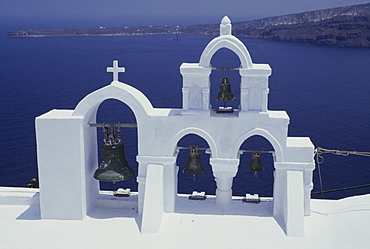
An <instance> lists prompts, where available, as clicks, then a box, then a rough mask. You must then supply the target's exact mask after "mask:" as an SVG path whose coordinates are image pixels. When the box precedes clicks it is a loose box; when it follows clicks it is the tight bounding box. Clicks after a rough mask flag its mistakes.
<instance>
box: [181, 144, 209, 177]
mask: <svg viewBox="0 0 370 249" xmlns="http://www.w3.org/2000/svg"><path fill="white" fill-rule="evenodd" d="M184 173H185V174H190V175H193V178H194V180H195V175H198V174H204V173H205V170H204V169H203V167H202V163H201V161H200V154H199V153H198V146H194V145H190V153H189V155H188V162H187V164H186V167H185V169H184Z"/></svg>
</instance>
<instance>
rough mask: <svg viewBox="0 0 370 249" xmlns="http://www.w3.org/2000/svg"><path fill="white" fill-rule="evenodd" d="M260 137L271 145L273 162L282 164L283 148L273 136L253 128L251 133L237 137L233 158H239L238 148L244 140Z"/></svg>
mask: <svg viewBox="0 0 370 249" xmlns="http://www.w3.org/2000/svg"><path fill="white" fill-rule="evenodd" d="M256 135H257V136H261V137H263V138H265V139H266V140H267V141H269V143H270V144H271V145H272V147H273V148H274V151H275V155H274V156H275V161H277V162H282V161H283V159H284V158H283V147H282V145H281V144H280V142H279V141H278V140H277V139H276V138H275V137H274V136H273V135H271V133H270V132H268V131H266V130H264V129H261V128H255V129H253V130H251V131H248V132H246V133H244V134H243V135H242V136H240V137H239V139H238V140H237V141H236V142H235V144H234V149H233V151H235V155H234V156H235V158H239V148H241V145H242V144H243V143H244V141H245V140H247V139H248V138H250V137H252V136H256Z"/></svg>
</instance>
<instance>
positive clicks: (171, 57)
mask: <svg viewBox="0 0 370 249" xmlns="http://www.w3.org/2000/svg"><path fill="white" fill-rule="evenodd" d="M172 38H173V37H172V36H167V35H153V36H128V37H60V38H57V37H50V38H37V39H11V38H6V37H0V47H1V50H0V58H1V60H0V70H1V78H0V79H1V95H0V96H1V98H0V100H1V105H0V113H1V123H0V139H1V140H0V141H1V146H0V158H1V163H0V167H1V171H0V186H26V185H27V183H28V181H29V180H30V179H31V178H33V177H37V158H36V142H35V127H34V119H35V117H37V116H39V115H41V114H43V113H45V112H47V111H49V110H51V109H74V108H75V106H76V105H77V103H78V102H79V101H80V100H81V99H82V98H83V97H85V96H86V95H87V94H89V93H91V92H92V91H94V90H97V89H99V88H101V87H103V86H106V85H108V84H109V83H110V82H111V80H112V75H111V74H110V73H106V67H107V66H111V65H112V60H114V59H117V60H119V65H120V66H124V67H125V68H126V72H125V73H124V74H120V76H119V77H120V81H122V82H125V83H128V84H130V85H132V86H134V87H136V88H138V89H139V90H141V91H142V92H143V93H144V94H145V95H146V96H147V97H148V98H149V100H150V101H151V102H152V104H153V106H154V107H158V108H159V107H172V108H181V105H182V103H181V101H182V93H181V88H182V77H181V75H180V72H179V67H180V65H181V63H183V62H198V61H199V57H200V55H201V53H202V51H203V49H204V47H205V46H206V45H207V43H208V42H209V41H210V40H211V39H212V38H213V37H211V36H196V35H184V36H182V37H181V40H180V41H173V40H172ZM241 40H242V41H243V42H244V43H245V44H246V46H247V48H248V50H249V52H250V54H251V56H252V60H253V62H254V63H267V64H270V66H271V67H272V72H273V73H272V76H271V77H270V81H269V87H270V94H269V109H270V110H286V111H287V112H288V114H289V116H290V118H291V120H290V125H289V136H308V137H310V138H311V140H312V142H313V143H314V144H315V146H316V147H323V148H328V149H339V150H351V151H370V139H369V138H370V132H369V128H370V126H369V123H370V108H369V107H368V106H369V102H370V101H369V97H370V84H369V83H370V67H369V64H370V49H361V48H336V47H323V46H315V45H310V44H298V43H283V42H279V43H278V42H269V41H262V40H256V39H247V38H241ZM239 64H240V62H239V60H238V58H237V57H236V56H235V55H234V54H232V53H231V52H230V51H228V50H221V51H219V52H217V53H216V55H215V57H214V58H213V60H212V65H213V66H223V67H234V66H236V67H237V66H239ZM221 77H222V72H220V71H214V72H213V73H212V75H211V80H212V87H211V94H212V96H214V97H215V95H216V94H217V91H218V88H219V83H220V78H221ZM229 77H230V81H231V83H232V86H233V92H234V94H235V95H236V96H238V94H239V89H238V81H239V76H238V75H237V72H236V71H232V72H230V75H229ZM212 99H213V98H212ZM211 104H212V105H213V106H218V105H219V103H217V102H216V101H213V100H212V103H211ZM230 104H232V105H233V106H234V107H237V106H238V105H239V102H238V100H235V101H233V102H230ZM98 122H135V117H134V115H133V114H132V112H131V111H130V110H129V109H128V108H127V106H126V105H125V104H123V103H121V102H118V101H115V100H107V101H105V102H103V104H102V105H101V106H100V108H99V112H98ZM224 132H227V131H224ZM99 134H100V135H99V146H101V144H102V142H101V140H102V132H101V131H100V130H99ZM122 137H123V142H124V144H125V150H126V151H125V152H126V157H127V159H128V162H129V164H130V165H131V166H132V167H133V168H134V169H135V171H136V172H137V163H136V161H135V156H136V154H137V141H136V140H137V139H136V129H135V128H127V130H126V129H125V130H124V131H123V135H122ZM189 144H199V145H200V146H204V147H207V146H208V145H207V144H206V142H205V141H204V140H203V139H201V138H199V137H197V136H195V135H188V136H186V137H184V138H183V139H182V140H180V142H179V146H189ZM242 149H247V150H249V149H260V150H272V147H271V145H270V144H269V143H268V142H267V141H266V140H264V139H262V138H259V137H252V138H251V139H248V140H247V141H245V143H244V144H243V146H242ZM201 153H202V160H203V167H204V168H205V170H206V174H204V175H200V176H198V177H197V178H196V180H195V181H193V180H192V177H191V176H189V175H184V174H182V173H181V172H182V170H183V168H184V167H185V164H186V158H187V154H188V152H187V151H181V152H180V154H179V157H178V165H179V166H180V173H179V192H180V193H191V191H192V190H198V191H206V193H207V194H214V193H215V188H216V187H215V183H214V179H213V176H212V171H211V167H210V166H209V164H208V159H209V155H206V154H204V153H203V152H201ZM262 156H263V158H262V160H263V165H264V168H265V171H264V172H262V173H259V175H258V177H257V178H254V177H253V173H252V172H247V171H246V168H247V167H248V164H249V160H250V155H242V156H241V164H240V165H241V166H240V168H239V172H238V174H237V176H236V177H235V180H234V185H233V194H234V195H245V194H246V193H258V194H260V195H261V196H272V186H273V176H272V174H273V164H272V158H271V155H269V154H263V155H262ZM324 158H325V161H324V163H323V164H322V166H321V173H322V181H323V189H324V190H329V189H337V188H344V187H350V186H356V185H362V184H369V183H370V158H369V157H361V156H348V157H343V156H336V155H331V154H325V155H324ZM61 181H63V183H65V181H66V179H63V180H62V179H61ZM67 181H68V180H67ZM56 184H58V183H56ZM314 184H315V187H314V192H316V191H320V184H319V177H318V171H317V170H315V172H314ZM118 187H130V188H131V189H132V190H137V183H136V182H135V179H130V180H128V181H127V182H120V183H117V184H115V185H113V184H102V185H101V188H102V189H114V190H115V189H117V188H118ZM369 192H370V189H369V188H361V189H356V190H348V191H340V192H335V193H331V194H325V195H324V197H325V198H342V197H345V196H350V195H355V194H365V193H369ZM315 197H318V198H321V195H318V196H315Z"/></svg>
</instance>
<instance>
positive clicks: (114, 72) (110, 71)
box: [107, 60, 125, 81]
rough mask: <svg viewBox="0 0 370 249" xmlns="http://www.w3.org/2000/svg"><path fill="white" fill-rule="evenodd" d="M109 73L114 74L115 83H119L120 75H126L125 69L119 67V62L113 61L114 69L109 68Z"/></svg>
mask: <svg viewBox="0 0 370 249" xmlns="http://www.w3.org/2000/svg"><path fill="white" fill-rule="evenodd" d="M107 72H108V73H113V81H118V73H124V72H125V68H124V67H118V61H117V60H114V61H113V67H107Z"/></svg>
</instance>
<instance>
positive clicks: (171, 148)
mask: <svg viewBox="0 0 370 249" xmlns="http://www.w3.org/2000/svg"><path fill="white" fill-rule="evenodd" d="M188 134H195V135H198V136H199V137H201V138H203V139H204V140H205V141H206V142H207V144H208V145H209V148H210V149H211V156H212V157H217V156H218V152H217V146H216V142H215V141H214V139H213V138H212V136H211V135H210V134H209V133H208V132H206V131H205V130H203V129H199V128H196V127H188V128H184V129H182V130H180V131H179V132H178V133H177V134H176V135H175V136H173V138H172V139H171V141H170V142H169V144H168V147H167V155H168V156H177V153H178V149H177V147H178V142H179V141H180V139H181V138H183V137H184V136H186V135H188Z"/></svg>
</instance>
